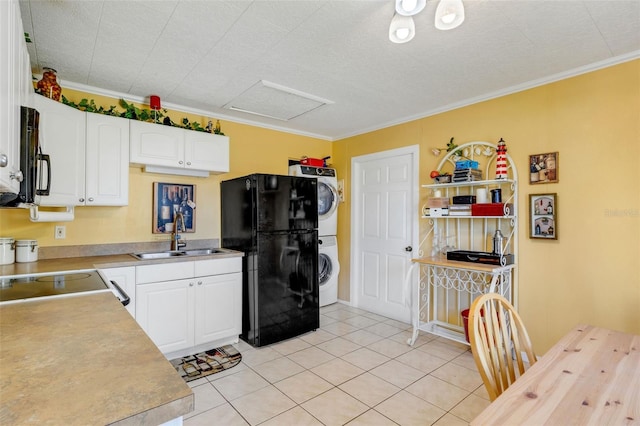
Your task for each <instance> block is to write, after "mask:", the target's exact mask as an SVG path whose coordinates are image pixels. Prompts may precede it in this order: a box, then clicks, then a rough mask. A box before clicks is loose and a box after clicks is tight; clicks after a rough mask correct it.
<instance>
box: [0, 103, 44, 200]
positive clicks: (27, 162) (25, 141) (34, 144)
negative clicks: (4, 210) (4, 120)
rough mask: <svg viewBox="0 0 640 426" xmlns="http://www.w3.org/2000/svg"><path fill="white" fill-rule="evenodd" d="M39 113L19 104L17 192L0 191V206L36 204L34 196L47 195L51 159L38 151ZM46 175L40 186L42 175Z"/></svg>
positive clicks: (39, 149)
mask: <svg viewBox="0 0 640 426" xmlns="http://www.w3.org/2000/svg"><path fill="white" fill-rule="evenodd" d="M39 121H40V113H39V112H38V111H37V110H35V109H33V108H29V107H25V106H23V107H20V172H21V173H22V180H21V181H20V192H19V193H18V194H13V193H2V194H0V207H28V206H30V205H34V204H36V196H39V195H49V189H50V188H51V160H50V159H49V156H48V155H45V154H43V153H42V150H41V148H40V143H39V138H38V124H39ZM45 175H46V176H47V182H46V187H45V188H44V189H43V188H42V187H43V182H42V180H43V179H44V176H45Z"/></svg>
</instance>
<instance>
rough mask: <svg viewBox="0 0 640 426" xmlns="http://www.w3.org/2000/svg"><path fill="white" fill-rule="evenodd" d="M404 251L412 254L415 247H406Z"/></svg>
mask: <svg viewBox="0 0 640 426" xmlns="http://www.w3.org/2000/svg"><path fill="white" fill-rule="evenodd" d="M404 251H409V252H411V251H413V247H411V246H406V247H405V248H404Z"/></svg>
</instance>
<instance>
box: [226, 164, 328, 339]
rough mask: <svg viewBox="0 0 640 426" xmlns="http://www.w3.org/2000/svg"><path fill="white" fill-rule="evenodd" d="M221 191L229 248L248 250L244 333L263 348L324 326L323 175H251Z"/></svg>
mask: <svg viewBox="0 0 640 426" xmlns="http://www.w3.org/2000/svg"><path fill="white" fill-rule="evenodd" d="M220 193H221V216H222V217H221V222H222V230H221V231H222V247H225V248H229V249H234V250H239V251H242V252H244V253H245V256H244V257H243V263H244V265H243V266H244V267H243V289H242V334H241V335H240V337H241V338H242V339H243V340H245V341H246V342H247V343H249V344H251V345H253V346H264V345H269V344H271V343H275V342H279V341H281V340H285V339H289V338H291V337H295V336H299V335H300V334H303V333H306V332H308V331H312V330H316V329H317V328H319V326H320V308H319V299H318V297H319V296H318V288H319V287H318V230H317V228H318V188H317V180H316V179H309V178H304V177H296V176H280V175H268V174H252V175H249V176H244V177H240V178H235V179H231V180H227V181H223V182H222V183H221V184H220Z"/></svg>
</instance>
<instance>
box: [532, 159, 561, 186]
mask: <svg viewBox="0 0 640 426" xmlns="http://www.w3.org/2000/svg"><path fill="white" fill-rule="evenodd" d="M557 182H558V153H557V152H548V153H546V154H535V155H530V156H529V183H530V184H536V183H557Z"/></svg>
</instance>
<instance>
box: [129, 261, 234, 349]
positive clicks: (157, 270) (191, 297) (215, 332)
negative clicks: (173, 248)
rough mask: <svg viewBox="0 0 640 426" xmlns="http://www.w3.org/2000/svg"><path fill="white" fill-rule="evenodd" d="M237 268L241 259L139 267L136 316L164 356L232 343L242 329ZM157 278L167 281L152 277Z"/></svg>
mask: <svg viewBox="0 0 640 426" xmlns="http://www.w3.org/2000/svg"><path fill="white" fill-rule="evenodd" d="M241 270H242V262H241V258H240V257H238V258H225V259H213V260H203V261H195V262H179V263H171V264H162V265H144V266H138V267H136V280H137V281H136V282H137V284H136V320H137V321H138V324H140V326H141V327H142V329H143V330H144V331H145V332H146V333H147V335H148V336H149V337H150V338H151V340H153V342H154V343H155V344H156V346H158V348H159V349H160V350H161V351H162V353H164V354H169V353H171V354H174V355H178V354H179V353H180V352H184V354H186V353H189V352H195V351H197V350H201V349H211V348H210V347H205V346H206V345H216V346H219V345H224V344H228V343H231V342H236V341H237V339H238V335H239V334H240V333H241V332H242V273H241ZM202 273H207V274H208V275H200V276H198V274H202ZM185 275H189V276H185ZM161 276H163V277H164V278H171V279H170V280H163V281H156V279H157V278H158V277H161ZM212 347H213V346H212Z"/></svg>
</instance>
